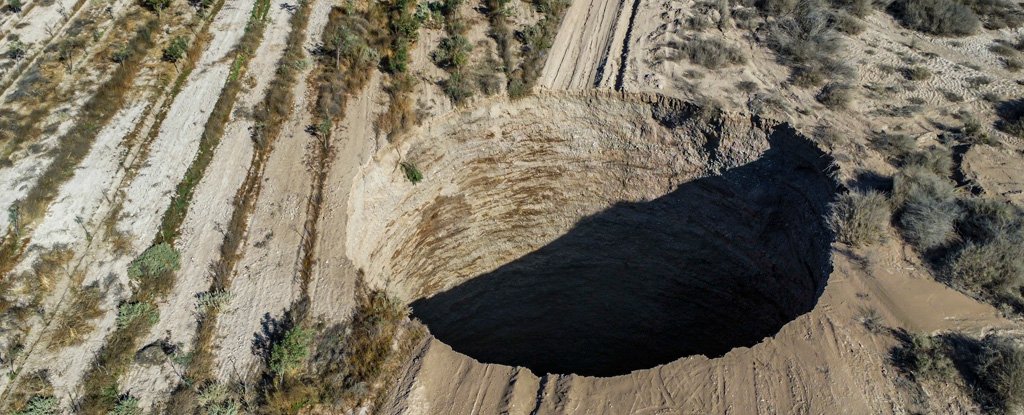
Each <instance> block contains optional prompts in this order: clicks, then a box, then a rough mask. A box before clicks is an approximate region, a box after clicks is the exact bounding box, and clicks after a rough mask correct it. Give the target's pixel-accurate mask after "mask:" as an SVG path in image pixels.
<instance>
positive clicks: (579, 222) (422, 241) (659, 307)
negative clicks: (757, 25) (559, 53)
mask: <svg viewBox="0 0 1024 415" xmlns="http://www.w3.org/2000/svg"><path fill="white" fill-rule="evenodd" d="M401 162H408V163H413V164H415V165H416V166H418V168H419V169H420V170H421V171H422V172H423V175H424V180H423V181H422V182H420V183H418V184H412V183H410V182H408V181H407V180H406V179H405V177H404V175H403V174H402V170H401V169H400V168H399V167H397V166H399V164H400V163H401ZM829 162H830V160H829V159H828V158H827V156H826V155H824V154H823V153H821V152H820V151H819V150H818V149H817V148H816V147H815V146H814V145H813V144H812V143H810V142H809V141H807V140H806V139H804V138H802V137H800V136H799V135H798V134H797V133H796V132H795V131H794V130H792V129H791V128H789V127H787V126H785V125H778V124H775V123H772V122H768V121H763V120H760V119H757V118H754V117H750V116H746V115H743V116H739V115H732V114H719V113H716V112H714V111H709V110H706V109H702V108H700V107H698V106H695V105H693V104H689V103H684V102H681V101H676V100H672V99H669V98H665V97H661V96H656V95H619V94H611V93H605V94H588V95H550V94H544V95H541V96H536V97H531V98H526V99H523V100H519V101H515V102H495V103H492V104H490V105H486V106H483V107H482V108H478V109H475V110H468V111H464V112H461V113H455V114H452V115H451V116H448V117H445V118H442V119H439V120H437V121H436V122H434V123H433V124H431V125H428V126H425V127H424V128H422V129H421V130H420V131H419V132H418V134H417V135H416V136H415V137H411V138H408V139H406V140H405V141H402V142H400V143H396V145H394V146H392V147H387V148H385V149H383V150H381V152H380V153H379V154H378V156H377V158H376V159H375V160H374V161H372V162H371V163H370V165H368V166H366V167H365V168H364V171H363V172H362V174H361V175H360V176H358V177H357V178H356V180H355V182H354V185H353V192H352V199H351V202H350V206H349V209H350V213H351V214H352V217H351V220H350V222H349V232H348V235H349V240H348V241H347V244H348V246H349V248H350V249H349V251H350V252H352V253H353V258H352V260H353V261H354V262H355V264H356V265H357V266H359V267H360V269H362V270H363V272H364V274H365V277H366V280H367V281H368V282H369V283H370V284H371V285H374V286H380V287H387V288H388V289H389V290H390V291H391V292H393V293H395V294H397V295H400V296H402V297H403V298H405V299H407V300H408V301H409V302H410V304H411V307H412V309H413V315H414V316H415V317H416V318H419V319H420V320H421V321H422V322H423V323H425V324H426V325H427V327H429V329H430V332H431V334H433V335H434V336H436V337H437V338H438V339H439V340H441V341H443V342H445V343H447V344H448V345H450V346H451V347H452V348H453V349H455V350H456V351H459V352H461V353H464V354H466V355H468V356H470V357H473V358H475V359H477V360H479V361H481V362H485V363H499V364H505V365H514V366H524V367H527V368H529V369H531V370H533V371H534V372H538V373H576V374H580V375H593V376H612V375H618V374H624V373H628V372H630V371H633V370H638V369H646V368H651V367H654V366H657V365H659V364H664V363H668V362H671V361H673V360H676V359H679V358H681V357H685V356H691V355H705V356H709V357H716V356H721V355H723V354H725V353H726V352H728V351H730V350H731V349H733V348H736V347H746V346H753V345H755V344H756V343H758V342H760V341H761V340H762V339H763V338H765V337H767V336H772V335H774V334H775V333H776V332H778V330H779V329H780V328H781V327H782V326H783V325H785V324H786V323H787V322H789V321H791V320H792V319H794V318H795V317H797V316H799V315H801V314H803V313H806V312H808V311H810V310H811V309H812V308H813V307H814V305H815V304H816V302H817V299H818V297H819V296H820V294H821V292H822V291H823V289H824V287H825V284H826V281H827V278H828V274H829V272H830V271H831V264H830V258H829V251H830V248H829V244H830V241H831V235H830V233H829V232H828V230H827V227H826V226H825V224H824V221H823V216H824V214H825V212H826V208H827V204H828V202H829V201H830V200H831V197H832V195H833V193H834V191H835V184H834V182H833V180H832V179H831V178H830V177H829V175H828V172H827V169H828V166H829Z"/></svg>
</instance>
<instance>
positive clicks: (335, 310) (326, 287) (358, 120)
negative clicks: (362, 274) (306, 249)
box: [309, 72, 384, 321]
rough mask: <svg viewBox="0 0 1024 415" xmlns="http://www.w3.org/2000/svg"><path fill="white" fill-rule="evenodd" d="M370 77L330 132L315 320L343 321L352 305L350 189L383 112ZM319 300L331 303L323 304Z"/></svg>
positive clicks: (378, 84) (375, 81)
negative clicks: (348, 245) (331, 146)
mask: <svg viewBox="0 0 1024 415" xmlns="http://www.w3.org/2000/svg"><path fill="white" fill-rule="evenodd" d="M382 76H383V75H382V74H380V73H377V72H375V73H374V75H373V76H372V77H371V78H370V81H369V82H368V83H367V84H366V86H365V87H363V89H362V91H361V92H360V93H359V95H357V96H356V97H355V98H354V99H353V100H352V101H351V102H349V104H348V108H347V109H346V111H345V118H344V120H343V121H342V122H341V123H340V125H339V126H338V128H337V129H336V130H335V133H334V137H336V138H335V140H336V143H337V144H335V145H336V146H337V151H336V156H335V159H334V161H332V163H331V165H332V168H331V171H330V173H329V175H328V177H327V186H326V188H325V189H324V198H323V211H322V214H321V217H320V226H319V231H318V232H317V236H316V237H317V244H316V258H317V261H316V263H315V264H314V266H313V272H312V276H313V278H312V283H311V285H310V293H309V295H310V297H311V298H315V299H317V301H313V304H312V307H313V308H312V310H311V311H312V315H311V317H313V319H314V320H315V319H316V318H318V317H323V318H325V319H326V320H327V321H343V320H344V319H346V318H347V317H348V315H349V313H350V311H351V307H352V305H353V301H352V300H351V299H352V298H353V294H354V289H355V282H356V278H357V277H356V269H355V267H353V265H352V261H351V260H349V258H348V255H347V254H346V252H345V239H346V232H347V230H346V228H347V224H348V212H347V209H346V208H345V207H346V206H348V198H349V196H350V195H349V192H350V190H351V187H350V186H346V185H345V184H346V183H351V182H352V178H353V177H355V175H356V172H358V170H359V166H362V165H363V164H364V163H366V161H368V160H369V159H370V157H371V155H372V152H373V150H374V147H375V145H376V134H375V132H374V127H373V120H375V119H376V117H377V114H379V113H380V112H381V111H383V110H384V107H383V105H381V103H382V102H384V101H383V99H382V98H381V97H380V95H382V94H381V90H380V87H381V82H380V81H381V77H382ZM325 299H335V300H332V301H325Z"/></svg>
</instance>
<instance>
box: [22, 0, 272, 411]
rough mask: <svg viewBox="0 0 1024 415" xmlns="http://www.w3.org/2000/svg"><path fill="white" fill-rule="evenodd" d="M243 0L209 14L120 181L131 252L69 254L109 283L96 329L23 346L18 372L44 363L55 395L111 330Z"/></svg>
mask: <svg viewBox="0 0 1024 415" xmlns="http://www.w3.org/2000/svg"><path fill="white" fill-rule="evenodd" d="M251 6H252V3H250V2H241V1H239V2H235V1H229V2H227V3H226V4H225V6H224V7H223V9H222V10H221V12H220V13H219V14H218V15H217V16H216V17H215V20H214V21H213V23H212V26H211V28H216V29H217V30H213V31H212V32H211V34H212V35H213V37H212V39H211V41H210V44H209V45H208V47H207V48H206V50H205V51H204V53H203V54H202V55H201V57H200V58H199V61H198V62H197V65H196V68H195V70H194V71H193V72H192V74H191V76H190V77H189V79H188V80H186V83H185V87H184V88H183V90H182V92H181V93H180V94H179V95H178V96H177V97H176V99H175V101H174V102H173V103H172V104H171V106H170V110H169V113H168V116H167V118H166V119H165V120H164V123H163V124H162V125H161V126H160V127H159V128H160V133H159V134H158V135H157V136H156V138H155V140H154V141H153V142H152V143H150V146H149V149H148V152H147V153H146V155H147V159H146V161H145V163H144V164H143V165H141V168H140V170H139V172H138V174H137V175H134V176H132V177H131V179H132V182H131V183H130V184H126V185H124V186H125V187H124V188H123V189H125V190H126V194H127V196H128V199H127V200H126V201H125V202H124V206H123V207H124V210H123V213H122V215H121V216H120V217H119V218H118V224H117V225H116V226H117V228H118V229H119V230H120V231H121V232H124V233H125V235H126V236H127V237H128V238H129V240H131V241H132V242H133V243H134V246H132V247H131V252H127V253H121V254H119V253H117V252H115V251H114V250H113V248H112V247H110V246H108V245H106V244H97V245H95V246H91V247H88V249H87V250H86V251H85V252H79V253H77V254H76V258H81V259H78V260H77V261H78V263H77V264H76V269H78V270H80V272H83V273H84V279H83V282H82V284H83V285H89V284H91V283H94V282H96V283H99V284H100V286H101V287H103V288H104V289H106V290H109V291H108V296H107V297H106V299H105V303H104V305H103V308H104V310H105V313H104V316H103V317H102V318H100V319H98V320H96V321H95V322H94V323H95V325H96V330H95V331H94V332H93V333H91V334H90V336H89V337H88V338H87V339H86V340H85V342H83V343H82V344H80V345H77V346H72V347H68V348H65V349H63V350H59V351H57V352H49V351H47V350H45V349H44V348H42V347H39V348H34V349H30V350H29V353H28V356H27V358H26V360H25V362H24V363H23V364H22V365H21V367H20V369H21V370H22V371H23V373H31V372H34V371H36V370H39V369H44V368H45V369H48V370H49V371H50V373H51V375H52V377H53V378H52V383H53V386H54V388H55V390H56V391H59V393H57V395H58V396H62V397H71V396H75V395H74V391H75V389H76V388H77V386H78V383H79V381H80V379H81V376H82V374H83V373H84V371H85V370H86V368H87V367H88V366H89V364H90V363H91V359H83V358H82V356H93V355H94V354H95V352H96V350H98V349H99V348H100V347H101V346H102V345H103V343H104V339H105V337H106V335H108V334H109V333H110V332H111V331H112V330H113V329H114V320H115V317H116V314H117V307H116V305H117V303H118V302H119V301H120V300H121V299H122V298H125V297H126V296H127V295H128V288H127V287H129V285H128V279H127V276H126V275H125V271H126V269H127V265H128V263H129V262H130V261H131V260H132V259H133V258H134V257H135V256H136V255H137V254H138V253H140V252H141V251H142V250H144V249H145V248H147V247H148V245H149V243H150V242H149V241H151V240H152V238H153V236H154V234H155V232H156V230H157V229H156V227H157V226H158V225H159V219H160V217H161V216H162V214H163V211H164V209H166V205H167V203H169V201H170V196H171V191H172V190H173V188H174V186H175V185H176V184H177V182H178V180H180V178H181V176H182V175H183V174H184V171H185V169H186V168H187V167H188V164H189V162H190V161H191V159H192V157H193V156H194V155H195V150H196V148H197V145H198V139H199V137H200V134H201V132H202V127H203V125H204V124H205V121H206V118H207V117H208V116H209V108H212V107H213V103H214V102H215V101H216V99H217V96H218V95H219V91H220V87H221V86H222V85H223V83H224V80H225V79H226V76H227V72H228V69H229V66H230V62H229V61H225V60H224V59H223V57H224V56H225V55H226V54H227V52H229V50H230V48H231V47H232V46H233V45H234V44H235V43H236V42H237V39H238V38H239V37H240V36H241V33H242V30H244V28H245V23H246V21H247V20H248V16H249V10H250V8H251ZM115 120H117V121H120V122H121V123H123V124H118V123H114V124H111V126H112V127H111V128H112V129H113V131H115V132H117V133H122V132H125V131H127V128H130V127H133V124H134V123H135V122H136V121H137V120H135V119H132V118H130V117H116V118H115ZM126 127H127V128H126ZM118 135H121V134H118ZM122 137H123V135H122ZM189 148H191V152H190V151H189ZM80 172H81V170H80ZM114 177H115V178H116V176H114ZM91 185H92V184H91ZM95 185H97V186H99V185H100V183H96V184H95ZM64 188H65V189H67V186H65V187H64ZM65 193H66V191H65ZM144 197H148V199H146V198H144ZM104 201H105V202H108V203H110V202H111V201H110V200H106V199H105V200H104ZM106 208H107V209H109V208H110V206H109V205H107V206H106ZM97 233H99V232H97ZM58 294H63V293H58ZM58 310H59V309H58Z"/></svg>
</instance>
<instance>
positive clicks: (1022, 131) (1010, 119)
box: [996, 99, 1024, 137]
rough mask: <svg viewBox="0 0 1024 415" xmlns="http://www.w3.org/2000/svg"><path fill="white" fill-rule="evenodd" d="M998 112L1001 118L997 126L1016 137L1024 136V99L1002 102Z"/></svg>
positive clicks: (997, 109)
mask: <svg viewBox="0 0 1024 415" xmlns="http://www.w3.org/2000/svg"><path fill="white" fill-rule="evenodd" d="M996 112H997V113H998V114H999V118H1000V120H999V122H997V123H996V128H998V129H1000V130H1002V131H1003V132H1005V133H1007V134H1010V135H1013V136H1016V137H1024V99H1011V100H1008V101H1004V102H1001V103H1000V104H999V105H998V106H997V108H996Z"/></svg>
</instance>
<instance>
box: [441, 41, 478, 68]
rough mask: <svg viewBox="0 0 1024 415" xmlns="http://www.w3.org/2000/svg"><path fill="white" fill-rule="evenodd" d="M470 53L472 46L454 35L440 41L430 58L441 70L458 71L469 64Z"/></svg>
mask: <svg viewBox="0 0 1024 415" xmlns="http://www.w3.org/2000/svg"><path fill="white" fill-rule="evenodd" d="M472 51H473V45H471V44H470V43H469V40H467V39H466V37H465V36H462V35H455V36H452V37H446V38H444V39H442V40H441V43H440V44H439V45H438V46H437V50H435V51H434V53H433V55H432V56H431V57H432V58H433V60H434V63H435V64H436V65H437V66H439V67H441V68H444V69H459V68H462V67H463V66H465V65H466V63H467V62H469V53H470V52H472Z"/></svg>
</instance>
